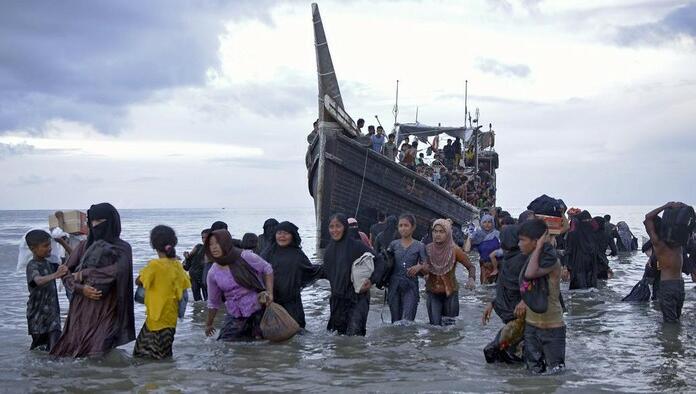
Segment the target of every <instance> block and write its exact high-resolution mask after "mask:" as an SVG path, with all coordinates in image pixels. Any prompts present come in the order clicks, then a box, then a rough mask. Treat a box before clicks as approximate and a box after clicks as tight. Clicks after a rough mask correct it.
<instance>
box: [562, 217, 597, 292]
mask: <svg viewBox="0 0 696 394" xmlns="http://www.w3.org/2000/svg"><path fill="white" fill-rule="evenodd" d="M566 256H567V260H566V267H567V270H568V271H570V289H571V290H573V289H587V288H591V287H597V275H598V273H599V266H600V264H602V262H601V261H600V257H599V253H598V252H597V245H596V240H595V236H594V228H593V226H592V215H590V213H589V212H588V211H582V212H580V213H579V214H577V215H575V216H574V217H573V219H572V222H571V226H570V231H569V232H568V235H567V238H566ZM564 276H566V275H564Z"/></svg>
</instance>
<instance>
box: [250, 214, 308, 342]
mask: <svg viewBox="0 0 696 394" xmlns="http://www.w3.org/2000/svg"><path fill="white" fill-rule="evenodd" d="M280 230H282V231H285V232H288V233H290V234H291V235H292V239H293V240H292V242H291V244H290V245H288V246H285V247H280V246H279V245H278V244H277V243H276V242H275V240H274V241H273V244H272V245H271V246H270V247H269V248H267V249H266V252H265V253H264V254H263V256H262V258H263V259H264V260H266V261H268V262H269V263H270V264H271V267H272V268H273V302H275V303H277V304H280V305H281V306H282V307H283V308H285V310H286V311H288V313H289V314H290V316H292V317H293V319H295V321H296V322H297V323H298V324H299V325H300V327H302V328H304V327H305V325H306V323H305V313H304V307H303V305H302V296H301V291H302V289H303V288H304V287H306V286H308V285H309V284H311V283H312V282H314V281H315V280H316V279H317V276H318V275H319V271H320V270H321V266H319V265H313V264H312V263H311V262H310V261H309V258H308V257H307V255H306V254H305V253H304V252H303V251H302V249H301V247H300V243H301V242H302V241H301V238H300V235H299V233H298V230H297V226H295V225H294V224H292V223H290V222H283V223H280V224H279V225H278V227H277V231H280Z"/></svg>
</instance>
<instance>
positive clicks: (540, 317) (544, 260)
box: [520, 243, 563, 327]
mask: <svg viewBox="0 0 696 394" xmlns="http://www.w3.org/2000/svg"><path fill="white" fill-rule="evenodd" d="M530 258H531V256H528V257H527V260H529V259H530ZM556 264H558V257H556V253H555V250H554V248H553V246H551V244H549V243H546V244H544V248H543V250H542V253H541V256H540V257H539V268H551V267H553V266H554V265H556ZM520 275H522V273H521V272H520ZM546 277H547V283H548V289H549V295H548V307H547V309H546V312H544V313H536V312H534V311H533V310H531V308H527V312H526V314H525V321H526V322H527V324H532V325H536V326H539V327H541V326H548V325H553V324H559V323H563V301H562V297H561V278H560V273H559V274H558V275H557V277H556V278H555V279H554V278H552V277H551V273H549V274H548V275H547V276H546Z"/></svg>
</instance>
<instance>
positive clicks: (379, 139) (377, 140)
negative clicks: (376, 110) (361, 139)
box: [370, 126, 387, 153]
mask: <svg viewBox="0 0 696 394" xmlns="http://www.w3.org/2000/svg"><path fill="white" fill-rule="evenodd" d="M370 142H371V143H372V150H373V151H375V152H377V153H382V146H384V144H385V143H386V142H387V138H386V137H385V136H384V128H383V127H382V126H377V134H374V135H372V136H371V137H370Z"/></svg>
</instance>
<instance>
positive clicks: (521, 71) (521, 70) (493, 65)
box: [476, 58, 531, 78]
mask: <svg viewBox="0 0 696 394" xmlns="http://www.w3.org/2000/svg"><path fill="white" fill-rule="evenodd" d="M476 68H478V69H479V70H481V71H483V72H485V73H489V74H494V75H497V76H500V77H517V78H526V77H527V76H529V74H530V73H531V70H530V69H529V66H527V65H526V64H505V63H501V62H499V61H497V60H495V59H487V58H486V59H478V60H477V62H476Z"/></svg>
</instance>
